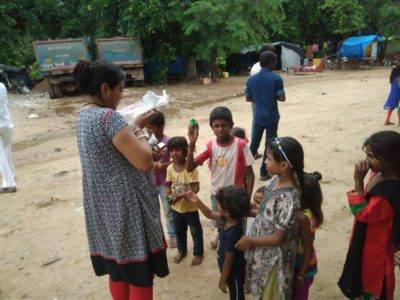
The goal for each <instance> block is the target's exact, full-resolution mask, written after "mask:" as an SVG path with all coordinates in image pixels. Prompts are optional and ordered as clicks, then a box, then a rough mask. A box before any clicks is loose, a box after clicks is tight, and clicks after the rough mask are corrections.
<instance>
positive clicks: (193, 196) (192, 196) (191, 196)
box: [184, 191, 199, 203]
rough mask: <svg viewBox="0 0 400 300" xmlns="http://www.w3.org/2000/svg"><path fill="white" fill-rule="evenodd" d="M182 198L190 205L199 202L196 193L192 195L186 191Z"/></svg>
mask: <svg viewBox="0 0 400 300" xmlns="http://www.w3.org/2000/svg"><path fill="white" fill-rule="evenodd" d="M184 197H185V198H186V199H187V200H189V201H190V202H192V203H196V202H198V201H199V197H197V195H196V193H193V192H192V191H187V192H186V193H185V194H184Z"/></svg>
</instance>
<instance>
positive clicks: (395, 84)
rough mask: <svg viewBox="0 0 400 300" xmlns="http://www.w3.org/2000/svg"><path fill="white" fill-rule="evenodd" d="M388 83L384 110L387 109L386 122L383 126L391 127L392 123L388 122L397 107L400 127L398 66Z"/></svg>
mask: <svg viewBox="0 0 400 300" xmlns="http://www.w3.org/2000/svg"><path fill="white" fill-rule="evenodd" d="M389 83H390V84H391V88H390V94H389V97H388V99H387V100H386V103H385V105H384V106H383V108H384V109H387V111H388V112H387V114H386V121H385V125H393V124H394V123H392V122H390V116H391V115H392V112H393V110H394V109H395V108H396V107H397V115H398V119H399V125H400V106H399V101H400V65H398V66H396V67H394V68H393V69H392V72H391V73H390V79H389Z"/></svg>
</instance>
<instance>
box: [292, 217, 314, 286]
mask: <svg viewBox="0 0 400 300" xmlns="http://www.w3.org/2000/svg"><path fill="white" fill-rule="evenodd" d="M310 231H311V222H310V220H309V219H308V218H307V216H305V215H304V214H300V215H299V238H300V241H301V244H302V245H303V248H304V253H303V261H302V263H301V265H300V268H299V269H298V270H297V273H296V279H295V285H296V287H302V286H303V283H304V275H305V274H306V272H307V269H308V267H309V266H310V262H311V258H312V252H313V246H312V240H311V234H310Z"/></svg>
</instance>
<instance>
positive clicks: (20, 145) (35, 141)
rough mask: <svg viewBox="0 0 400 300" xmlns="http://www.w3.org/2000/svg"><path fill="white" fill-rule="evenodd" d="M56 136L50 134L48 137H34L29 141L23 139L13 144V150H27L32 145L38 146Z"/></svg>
mask: <svg viewBox="0 0 400 300" xmlns="http://www.w3.org/2000/svg"><path fill="white" fill-rule="evenodd" d="M53 138H54V137H51V136H48V137H40V138H34V139H32V140H29V141H22V142H18V143H15V144H13V145H12V151H20V150H25V149H28V148H30V147H34V146H37V145H39V144H41V143H44V142H47V141H49V140H51V139H53Z"/></svg>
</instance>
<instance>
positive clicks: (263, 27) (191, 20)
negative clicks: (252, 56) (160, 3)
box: [169, 0, 284, 77]
mask: <svg viewBox="0 0 400 300" xmlns="http://www.w3.org/2000/svg"><path fill="white" fill-rule="evenodd" d="M169 7H170V9H171V10H170V11H171V13H172V15H173V18H174V19H175V20H177V21H178V22H179V23H180V26H181V27H182V30H183V34H184V36H185V38H186V40H188V41H190V42H189V43H190V44H192V45H193V51H194V53H195V54H196V55H197V56H198V57H200V58H204V59H208V60H210V61H211V71H212V76H213V77H215V76H216V71H217V57H218V56H225V55H226V54H230V53H232V52H237V51H238V50H239V49H240V48H241V47H243V46H244V45H248V44H259V43H261V42H263V41H268V39H269V37H270V35H271V34H272V33H274V32H278V31H279V30H280V29H281V24H282V20H283V18H284V12H283V8H282V5H281V1H278V0H273V1H271V0H259V1H251V2H249V1H247V0H237V1H225V0H199V1H178V0H176V1H171V2H170V4H169Z"/></svg>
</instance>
